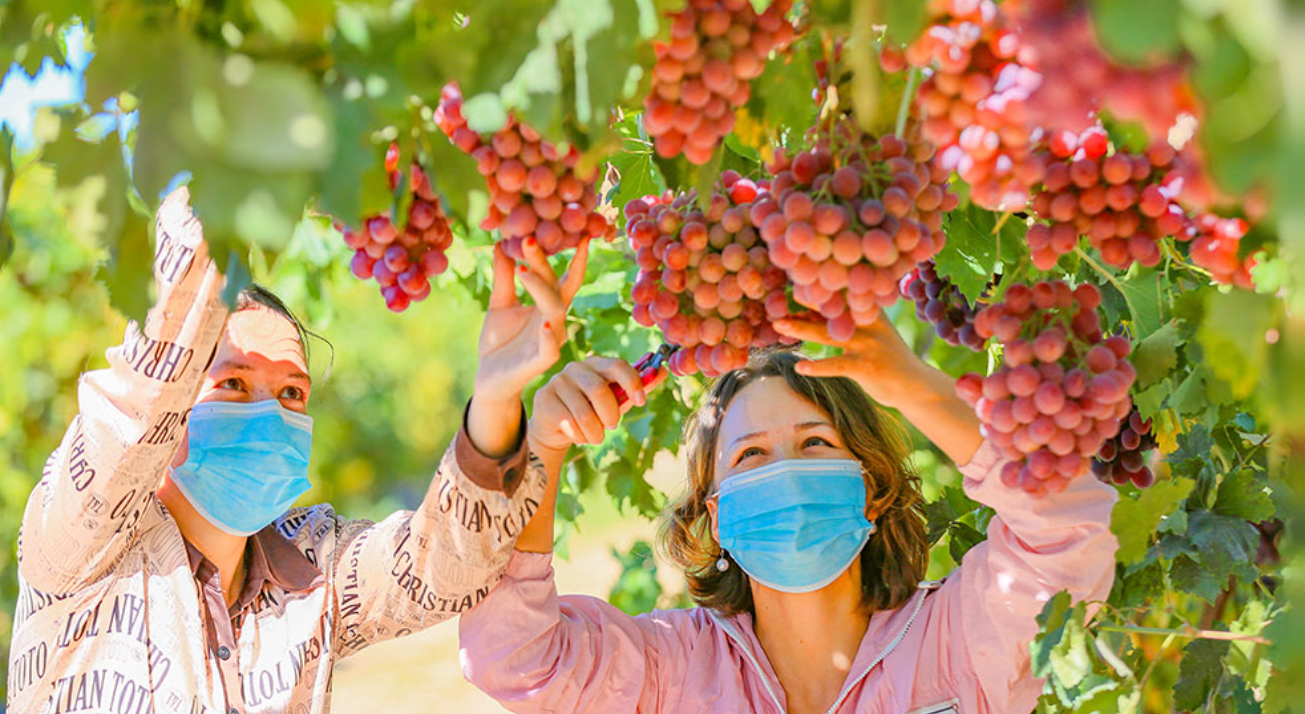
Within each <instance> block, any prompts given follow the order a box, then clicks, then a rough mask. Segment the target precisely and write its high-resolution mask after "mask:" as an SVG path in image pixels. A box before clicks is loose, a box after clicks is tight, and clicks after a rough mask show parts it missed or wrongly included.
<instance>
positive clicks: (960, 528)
mask: <svg viewBox="0 0 1305 714" xmlns="http://www.w3.org/2000/svg"><path fill="white" fill-rule="evenodd" d="M947 533H948V535H949V536H950V538H949V539H948V541H947V547H948V552H949V553H950V554H951V556H952V560H954V561H956V562H957V563H959V562H961V559H962V558H964V557H965V554H966V553H968V552H970V549H971V548H973V547H974V546H976V545H978V544H980V543H982V542H983V541H984V540H985V539H986V538H987V536H986V535H984V534H983V532H981V531H979V530H977V529H975V528H974V527H973V526H970V525H968V524H966V523H962V522H961V521H956V522H955V523H952V525H951V528H949V529H948V530H947Z"/></svg>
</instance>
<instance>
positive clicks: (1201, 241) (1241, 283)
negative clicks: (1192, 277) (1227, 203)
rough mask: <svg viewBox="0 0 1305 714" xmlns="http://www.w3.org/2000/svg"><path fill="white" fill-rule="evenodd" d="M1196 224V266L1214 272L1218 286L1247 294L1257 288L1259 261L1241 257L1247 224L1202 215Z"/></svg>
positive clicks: (1194, 258)
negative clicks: (1254, 271) (1254, 270)
mask: <svg viewBox="0 0 1305 714" xmlns="http://www.w3.org/2000/svg"><path fill="white" fill-rule="evenodd" d="M1194 224H1195V225H1194V227H1193V230H1194V232H1195V237H1194V238H1193V240H1192V253H1191V255H1192V262H1193V263H1196V264H1197V265H1199V266H1201V267H1202V268H1205V269H1206V270H1208V271H1210V274H1211V275H1212V276H1213V277H1214V280H1215V282H1219V283H1224V284H1225V285H1236V286H1237V287H1239V288H1244V289H1247V290H1250V289H1252V288H1254V285H1253V283H1252V282H1251V268H1253V267H1255V258H1254V257H1247V258H1245V259H1242V257H1241V256H1240V255H1239V253H1238V251H1239V250H1240V248H1241V240H1242V237H1243V236H1245V235H1246V231H1247V225H1246V221H1245V220H1243V219H1241V218H1224V217H1222V216H1218V215H1216V214H1213V213H1201V214H1198V215H1197V216H1196V220H1195V221H1194Z"/></svg>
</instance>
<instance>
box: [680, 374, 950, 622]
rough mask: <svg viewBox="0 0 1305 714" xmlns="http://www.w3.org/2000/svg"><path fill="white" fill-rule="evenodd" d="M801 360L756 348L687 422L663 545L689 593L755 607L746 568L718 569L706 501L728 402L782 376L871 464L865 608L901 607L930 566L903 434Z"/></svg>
mask: <svg viewBox="0 0 1305 714" xmlns="http://www.w3.org/2000/svg"><path fill="white" fill-rule="evenodd" d="M803 359H805V358H804V357H801V356H799V355H796V354H793V353H792V352H788V351H766V352H759V353H756V354H754V355H753V356H752V358H751V359H750V360H749V362H748V365H747V366H745V367H742V368H740V369H736V370H733V371H730V372H727V373H726V374H724V375H723V376H722V377H721V378H720V379H718V380H717V381H716V383H715V384H713V385H712V387H711V391H710V393H708V394H707V397H706V400H705V401H704V402H703V404H702V406H701V407H699V408H698V411H696V412H695V413H693V414H692V415H691V416H690V417H689V418H688V419H687V420H686V421H685V426H684V444H685V446H686V448H687V452H688V471H689V479H688V489H687V491H686V492H685V493H684V494H682V495H680V496H679V497H678V498H677V499H676V500H674V501H673V502H672V503H670V504H669V505H668V506H667V508H666V509H665V510H664V511H663V512H662V523H661V529H660V534H659V535H660V542H661V545H662V548H663V550H664V551H665V552H666V554H667V555H668V556H669V557H670V559H671V560H672V561H674V562H675V563H676V564H677V565H679V566H680V567H681V568H683V569H684V571H685V576H686V578H687V579H688V583H689V593H690V595H692V596H693V599H694V600H695V601H696V602H697V603H698V604H699V605H702V606H704V607H709V608H712V609H713V610H716V611H717V612H720V613H722V614H725V615H734V614H738V613H740V612H749V613H752V612H753V611H754V605H753V602H752V590H751V588H750V587H749V585H748V578H747V575H746V574H745V573H744V572H743V569H742V568H740V567H738V565H737V564H735V565H734V566H733V567H730V568H727V569H726V570H725V571H724V572H721V571H719V570H717V569H716V566H715V564H716V560H717V559H718V558H719V557H720V552H721V549H720V544H719V543H717V542H716V539H715V537H714V536H713V535H712V532H711V521H710V517H709V515H708V511H707V500H708V497H709V496H710V495H711V493H712V491H713V483H714V481H715V450H716V441H717V439H718V438H719V436H720V424H721V419H722V417H723V416H724V415H725V410H726V409H727V408H728V407H729V405H730V402H731V401H733V399H734V397H735V396H737V395H738V393H739V392H740V391H742V389H743V388H744V387H746V386H747V385H749V384H751V383H753V382H755V381H757V380H759V379H761V378H762V377H770V376H774V377H782V378H783V379H784V381H785V382H787V384H788V386H789V388H790V389H792V390H793V391H794V392H796V393H797V394H798V395H800V396H801V397H802V398H804V399H806V400H807V401H809V402H811V403H812V404H814V405H815V406H817V407H819V408H820V409H821V410H823V411H824V412H825V413H826V414H828V415H829V418H830V420H831V421H832V422H833V424H834V429H835V430H837V431H838V434H839V436H840V437H841V438H842V440H843V443H844V444H846V445H847V448H848V449H849V450H850V451H851V452H852V453H853V454H854V455H855V456H856V458H857V459H858V460H860V461H861V463H862V464H863V465H864V466H865V472H866V494H867V500H866V510H867V511H869V512H877V513H878V514H879V515H878V518H877V520H876V525H878V527H879V529H878V531H877V532H876V533H875V534H874V535H873V536H871V537H870V540H869V541H868V542H867V543H866V546H865V548H863V549H862V550H861V604H862V606H863V607H865V608H867V609H869V610H871V611H876V610H891V609H894V608H898V607H901V606H902V605H903V604H904V603H905V602H906V601H907V600H908V599H910V597H911V595H912V594H914V593H915V591H916V588H917V586H918V584H919V582H920V580H922V579H923V578H924V573H925V568H926V566H927V565H928V560H929V543H928V539H927V536H926V532H925V518H924V498H923V497H922V496H921V494H920V487H919V478H918V477H917V476H916V475H915V472H914V471H913V470H912V468H911V465H910V462H909V459H908V457H909V455H910V447H909V444H910V442H909V440H908V438H907V436H906V433H905V431H904V430H903V429H902V427H901V425H900V424H898V422H897V420H896V419H894V418H893V417H892V416H890V415H888V414H886V413H884V412H883V411H882V410H880V409H879V408H878V407H877V406H875V404H874V403H873V402H871V401H870V398H869V397H868V396H866V393H865V392H864V391H863V390H862V389H861V387H860V386H858V385H857V384H856V382H853V381H852V380H850V379H848V378H846V377H830V378H816V377H806V376H803V375H800V374H798V373H797V371H796V369H794V368H795V367H796V365H797V363H798V362H799V361H801V360H803ZM726 557H727V558H728V557H729V556H728V555H726ZM731 562H732V559H731Z"/></svg>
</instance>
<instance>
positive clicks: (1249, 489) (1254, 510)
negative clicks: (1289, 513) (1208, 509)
mask: <svg viewBox="0 0 1305 714" xmlns="http://www.w3.org/2000/svg"><path fill="white" fill-rule="evenodd" d="M1214 512H1215V513H1218V514H1220V515H1223V516H1232V517H1234V518H1241V519H1243V520H1246V521H1250V522H1251V523H1259V522H1260V521H1266V520H1268V519H1270V518H1272V517H1273V513H1274V508H1273V500H1272V499H1271V498H1270V497H1269V493H1268V491H1267V490H1266V489H1265V485H1264V483H1263V482H1262V481H1261V480H1260V479H1259V478H1258V477H1257V476H1256V475H1255V473H1254V472H1253V471H1251V470H1249V469H1243V470H1241V471H1238V472H1237V473H1234V474H1230V475H1228V476H1227V477H1225V478H1224V480H1223V483H1221V484H1219V492H1218V495H1217V496H1216V497H1215V501H1214Z"/></svg>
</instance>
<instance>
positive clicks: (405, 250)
mask: <svg viewBox="0 0 1305 714" xmlns="http://www.w3.org/2000/svg"><path fill="white" fill-rule="evenodd" d="M398 163H399V150H398V147H396V146H391V147H390V149H389V151H388V152H387V153H386V156H385V167H386V170H387V171H388V173H389V179H390V188H391V189H393V188H394V187H395V186H397V185H398V181H399V178H400V174H399V172H398ZM409 176H410V181H411V185H412V204H411V205H409V206H408V220H407V221H406V222H405V223H404V225H403V227H402V228H397V227H395V225H394V224H393V223H391V222H390V218H389V216H387V215H384V214H378V215H375V216H370V217H368V218H365V219H363V222H362V227H361V228H359V229H358V230H354V229H352V228H348V227H344V228H342V232H343V234H344V242H345V244H347V245H348V246H349V247H350V248H353V249H354V251H355V252H354V255H353V260H352V261H351V262H350V263H349V268H350V270H352V271H353V274H354V275H355V276H357V277H358V278H359V279H360V280H367V279H369V278H375V279H376V282H377V283H378V284H379V285H380V286H381V295H382V296H384V298H385V305H386V307H388V308H390V309H391V310H393V311H394V312H403V311H404V310H406V309H407V308H408V305H409V304H410V303H412V302H419V301H421V300H425V299H426V296H428V295H430V279H431V278H433V277H435V276H436V275H439V274H440V273H443V272H444V271H445V270H447V269H448V267H449V259H448V258H447V257H446V256H445V254H444V251H446V250H448V247H449V245H451V244H452V243H453V232H452V231H450V230H449V223H448V220H447V219H446V218H445V216H444V211H442V210H441V209H440V202H439V199H438V198H437V197H436V196H435V194H434V193H433V192H432V191H431V186H430V180H429V179H428V178H427V176H426V174H425V172H423V171H422V170H421V168H420V167H418V166H417V165H416V164H413V165H412V166H411V172H410V174H409Z"/></svg>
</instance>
